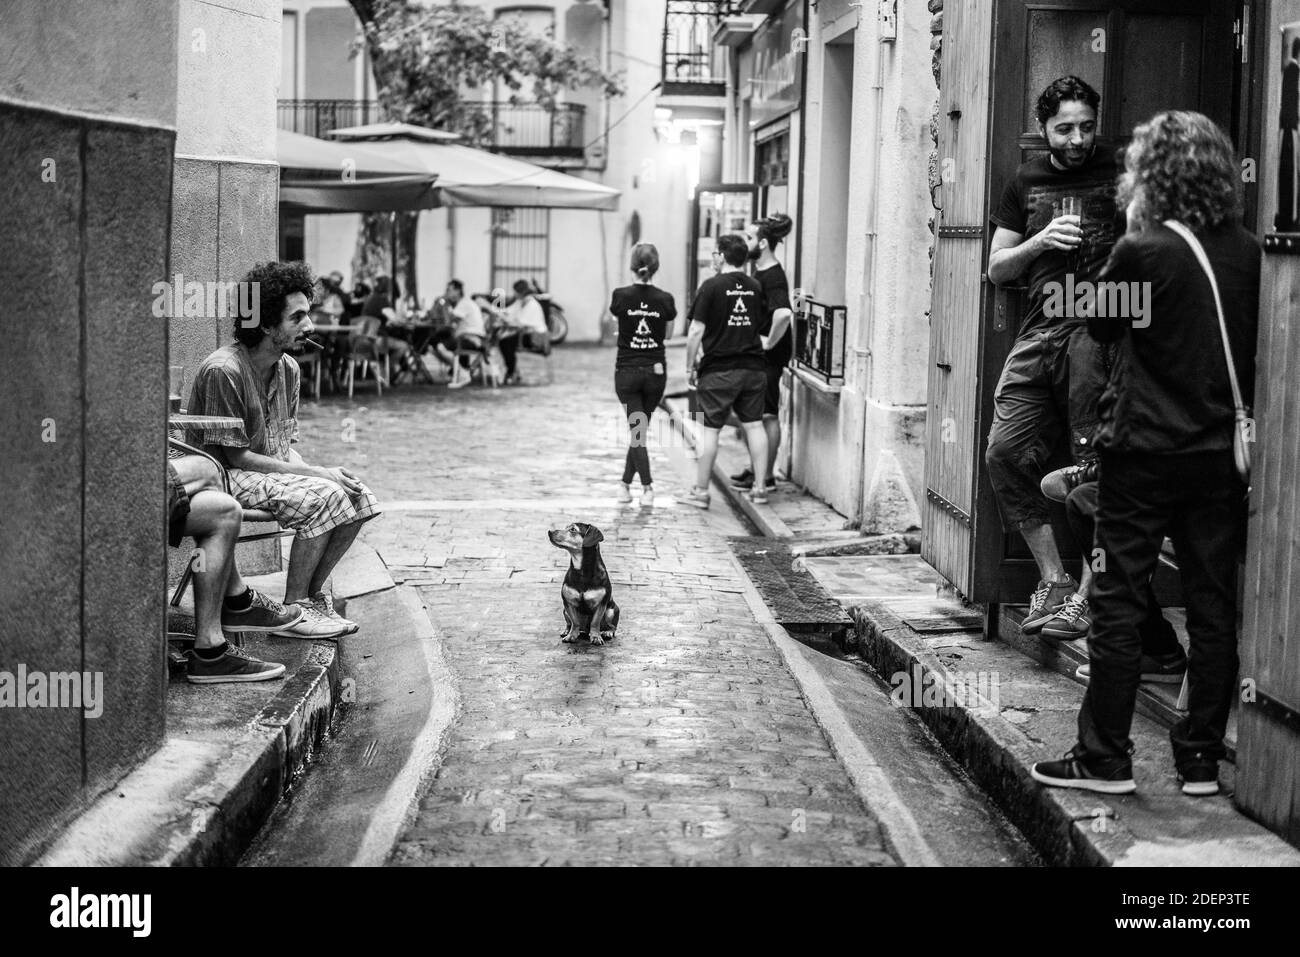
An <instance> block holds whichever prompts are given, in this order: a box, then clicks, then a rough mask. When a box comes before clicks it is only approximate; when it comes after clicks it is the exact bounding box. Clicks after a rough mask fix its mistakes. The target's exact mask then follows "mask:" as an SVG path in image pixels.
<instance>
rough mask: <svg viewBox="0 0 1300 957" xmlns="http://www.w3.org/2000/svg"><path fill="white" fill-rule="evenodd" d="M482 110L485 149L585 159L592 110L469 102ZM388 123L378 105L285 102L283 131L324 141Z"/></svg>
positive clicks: (567, 105)
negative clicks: (351, 128)
mask: <svg viewBox="0 0 1300 957" xmlns="http://www.w3.org/2000/svg"><path fill="white" fill-rule="evenodd" d="M465 109H466V110H467V111H477V112H478V113H479V114H480V116H481V119H482V123H481V126H482V128H483V129H484V130H485V131H486V137H485V140H484V141H483V144H482V145H483V146H484V148H486V149H490V150H493V151H495V152H499V153H509V154H513V155H517V156H561V157H569V158H581V157H582V155H583V147H584V146H585V145H586V140H585V139H584V136H585V133H586V129H585V126H586V122H585V121H586V107H584V106H582V105H581V104H577V103H562V104H558V105H557V106H556V107H555V108H554V109H548V108H547V107H544V106H539V105H538V104H535V103H521V104H514V103H509V102H507V101H492V102H485V103H467V104H465ZM382 119H384V117H383V116H382V115H381V110H380V108H379V104H378V102H376V101H374V100H281V101H280V102H279V123H280V128H281V129H286V130H291V131H293V132H295V133H306V134H307V135H308V136H318V137H323V136H326V135H327V134H329V133H330V132H331V131H332V130H337V129H344V128H346V127H349V126H362V125H365V124H367V123H377V122H379V121H381V120H382Z"/></svg>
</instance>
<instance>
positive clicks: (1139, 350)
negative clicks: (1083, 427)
mask: <svg viewBox="0 0 1300 957" xmlns="http://www.w3.org/2000/svg"><path fill="white" fill-rule="evenodd" d="M1198 238H1199V239H1200V240H1201V244H1202V245H1203V246H1204V247H1205V252H1206V255H1207V256H1208V257H1209V260H1210V264H1211V266H1213V268H1214V274H1215V278H1216V280H1217V281H1218V285H1219V295H1220V296H1221V298H1222V300H1223V310H1224V316H1225V317H1226V320H1227V325H1228V338H1229V340H1230V342H1231V344H1232V353H1233V358H1234V360H1235V364H1236V368H1237V378H1238V381H1239V383H1240V385H1241V391H1242V396H1243V399H1244V401H1245V403H1246V405H1247V407H1248V408H1249V406H1250V405H1251V403H1252V402H1253V401H1254V387H1255V338H1256V333H1257V331H1258V326H1259V268H1260V255H1261V253H1260V246H1259V242H1258V241H1257V240H1256V239H1255V237H1254V236H1253V235H1251V234H1250V233H1248V232H1247V231H1246V230H1245V229H1243V228H1242V227H1241V226H1240V225H1232V226H1226V227H1223V228H1220V229H1218V230H1215V231H1213V232H1208V233H1205V234H1203V235H1200V236H1199V237H1198ZM1103 283H1119V284H1120V286H1118V287H1110V288H1109V289H1107V287H1105V286H1103V285H1102V284H1103ZM1103 291H1105V293H1106V294H1105V295H1104V296H1103V295H1102V293H1103ZM1125 293H1127V295H1128V304H1127V308H1124V298H1123V297H1124V295H1125ZM1103 301H1104V304H1103ZM1116 306H1118V307H1119V308H1116ZM1117 312H1118V313H1121V314H1119V315H1115V313H1117ZM1088 332H1089V333H1090V334H1091V335H1092V336H1093V338H1094V339H1097V340H1099V341H1102V342H1115V343H1116V344H1117V347H1118V348H1117V350H1116V358H1115V366H1114V368H1113V370H1112V371H1111V376H1110V380H1109V382H1108V383H1107V386H1106V390H1105V392H1104V393H1103V394H1102V397H1101V400H1100V402H1099V403H1098V416H1099V418H1100V420H1101V425H1100V427H1099V428H1098V432H1097V437H1096V441H1095V445H1096V447H1097V448H1098V449H1102V450H1105V451H1117V452H1118V451H1123V452H1154V453H1174V452H1205V451H1213V450H1217V449H1227V448H1231V446H1232V423H1233V418H1234V406H1233V401H1232V390H1231V387H1230V385H1229V382H1228V367H1227V363H1226V360H1225V358H1224V355H1223V338H1222V336H1221V334H1220V332H1219V320H1218V314H1217V312H1216V311H1215V308H1214V296H1213V294H1212V293H1211V291H1210V282H1209V280H1208V279H1207V278H1206V276H1205V273H1204V272H1203V271H1202V269H1201V267H1200V265H1199V264H1198V262H1197V260H1196V256H1195V254H1193V252H1192V249H1191V247H1190V246H1188V245H1187V243H1186V242H1185V241H1184V240H1183V238H1182V237H1181V236H1179V235H1178V234H1177V233H1175V232H1174V231H1173V230H1171V229H1168V228H1166V227H1165V226H1163V225H1156V226H1152V227H1150V228H1148V229H1146V230H1143V231H1142V232H1140V233H1134V234H1130V235H1127V236H1125V237H1124V238H1123V239H1121V240H1120V241H1119V242H1118V243H1117V244H1116V246H1115V248H1114V250H1113V251H1112V252H1111V256H1110V260H1109V261H1108V262H1107V263H1106V267H1105V269H1104V270H1103V271H1102V275H1101V279H1100V281H1099V283H1098V285H1097V304H1096V306H1094V315H1092V316H1091V317H1090V318H1089V319H1088Z"/></svg>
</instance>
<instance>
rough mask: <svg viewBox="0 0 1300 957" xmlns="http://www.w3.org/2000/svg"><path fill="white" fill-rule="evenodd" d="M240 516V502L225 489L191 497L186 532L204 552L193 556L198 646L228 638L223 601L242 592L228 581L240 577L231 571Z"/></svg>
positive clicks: (215, 643) (218, 642) (208, 646)
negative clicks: (223, 624) (223, 626)
mask: <svg viewBox="0 0 1300 957" xmlns="http://www.w3.org/2000/svg"><path fill="white" fill-rule="evenodd" d="M241 516H242V510H241V509H240V507H239V503H238V502H236V501H235V500H234V499H233V498H231V497H230V496H229V495H226V494H224V493H222V492H215V491H211V490H204V491H200V492H197V493H195V494H194V495H193V496H192V497H191V498H190V514H189V516H188V518H187V519H186V520H185V531H186V533H187V534H189V535H192V536H193V537H194V542H195V544H196V545H197V546H198V548H199V551H200V553H201V557H197V556H196V557H194V558H191V559H190V561H191V563H192V564H193V566H194V623H195V627H194V632H195V634H194V647H195V648H216V647H218V646H220V645H221V644H222V642H224V641H225V640H226V639H225V636H224V635H223V634H222V631H221V602H222V599H224V598H225V596H226V595H228V594H239V593H240V592H230V591H229V590H228V582H229V581H230V580H231V578H235V579H239V574H238V572H235V573H234V574H233V575H232V574H231V572H232V569H233V567H234V564H235V543H236V542H237V541H239V526H240V523H241ZM239 580H240V581H241V584H242V579H239ZM241 592H242V589H241Z"/></svg>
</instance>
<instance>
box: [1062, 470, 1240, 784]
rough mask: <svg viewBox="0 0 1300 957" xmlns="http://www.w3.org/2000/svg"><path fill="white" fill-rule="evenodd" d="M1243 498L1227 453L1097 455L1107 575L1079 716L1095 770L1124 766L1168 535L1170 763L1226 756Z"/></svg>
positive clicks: (1097, 591)
mask: <svg viewBox="0 0 1300 957" xmlns="http://www.w3.org/2000/svg"><path fill="white" fill-rule="evenodd" d="M1244 491H1245V489H1244V488H1243V486H1242V484H1241V481H1240V480H1239V479H1238V478H1237V473H1236V470H1235V469H1234V468H1233V464H1232V452H1231V451H1230V450H1224V451H1219V452H1196V453H1183V454H1178V455H1150V454H1143V453H1102V455H1101V482H1100V488H1099V495H1098V501H1097V546H1098V547H1099V548H1101V549H1103V551H1104V554H1105V557H1106V570H1105V571H1104V572H1098V573H1097V575H1096V577H1095V578H1094V579H1093V585H1092V596H1091V602H1092V610H1093V621H1092V633H1091V634H1090V636H1089V638H1088V652H1089V657H1090V665H1091V670H1092V678H1091V680H1090V681H1089V683H1088V690H1087V693H1086V694H1085V695H1084V698H1083V707H1082V708H1081V709H1080V711H1079V743H1080V744H1081V745H1082V750H1083V751H1084V753H1085V755H1086V757H1087V758H1088V759H1089V760H1090V762H1094V761H1095V762H1100V766H1101V768H1103V769H1104V767H1105V765H1106V764H1107V763H1113V762H1115V761H1116V760H1122V759H1126V758H1127V756H1128V754H1129V753H1130V750H1131V748H1132V741H1131V740H1130V738H1129V730H1130V728H1131V727H1132V723H1133V709H1134V707H1135V705H1136V702H1137V689H1138V682H1139V678H1140V662H1141V657H1142V643H1141V639H1140V638H1139V634H1138V632H1139V628H1140V626H1141V623H1142V622H1143V621H1144V620H1145V619H1146V617H1147V613H1148V609H1147V600H1148V595H1149V593H1148V591H1147V587H1146V585H1147V582H1148V581H1149V580H1150V578H1151V573H1152V572H1153V571H1154V570H1155V566H1156V561H1157V560H1158V557H1159V554H1160V545H1161V542H1162V541H1163V539H1164V536H1165V535H1166V534H1167V535H1168V536H1169V537H1170V538H1171V539H1172V540H1173V543H1174V550H1175V552H1176V553H1177V555H1178V567H1179V571H1180V572H1181V574H1182V579H1183V594H1184V601H1185V602H1186V606H1187V633H1188V637H1189V638H1190V644H1191V648H1190V653H1189V655H1188V661H1187V677H1188V695H1189V699H1188V700H1189V704H1188V714H1187V717H1185V718H1184V719H1183V720H1181V721H1179V722H1178V723H1177V724H1176V725H1174V727H1173V729H1172V730H1171V731H1170V732H1169V738H1170V741H1171V742H1172V744H1173V749H1174V763H1175V765H1176V766H1180V767H1181V766H1183V765H1184V764H1187V763H1189V762H1193V761H1196V760H1198V758H1199V759H1206V760H1217V759H1220V758H1222V757H1224V755H1225V753H1226V752H1225V749H1224V746H1223V735H1224V732H1225V731H1226V729H1227V725H1228V711H1229V709H1230V708H1231V705H1232V696H1233V694H1234V693H1235V691H1236V683H1237V561H1238V554H1239V553H1240V552H1241V550H1242V546H1243V544H1244V542H1245V533H1246V526H1245V519H1246V510H1245V502H1244V498H1243V495H1244Z"/></svg>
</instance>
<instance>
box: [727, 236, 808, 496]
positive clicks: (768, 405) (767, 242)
mask: <svg viewBox="0 0 1300 957" xmlns="http://www.w3.org/2000/svg"><path fill="white" fill-rule="evenodd" d="M793 226H794V222H793V220H791V219H790V217H789V216H787V215H785V214H784V213H776V214H774V215H772V216H766V217H764V218H763V219H760V220H758V221H757V222H754V223H750V224H749V226H748V227H746V229H745V240H746V242H748V243H749V261H750V262H751V263H753V265H754V274H753V275H754V278H755V279H757V280H758V282H759V285H761V286H762V287H763V299H764V302H765V303H766V305H767V311H768V314H769V315H771V317H772V329H771V332H769V333H768V334H767V336H765V337H764V339H763V350H764V351H763V357H764V360H765V363H766V365H765V369H764V373H765V374H766V376H767V387H766V390H765V391H764V392H763V430H764V431H765V432H766V433H767V472H766V475H767V489H766V490H767V491H769V492H774V491H776V475H775V470H776V457H777V453H778V452H779V451H780V448H781V376H782V375H783V374H784V373H785V369H786V366H788V365H789V364H790V359H791V358H792V357H793V356H794V333H793V331H792V330H791V319H793V317H794V311H793V310H792V309H791V307H790V282H789V280H787V279H786V275H785V268H784V267H783V266H782V265H781V262H780V260H778V259H777V258H776V249H777V247H778V246H779V245H780V244H781V240H783V239H785V237H786V236H788V235H790V230H791V228H792V227H793ZM731 487H732V488H735V489H741V490H748V489H751V488H753V487H754V472H753V470H752V469H745V470H744V471H743V472H741V473H739V474H737V475H733V476H731Z"/></svg>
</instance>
